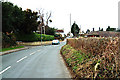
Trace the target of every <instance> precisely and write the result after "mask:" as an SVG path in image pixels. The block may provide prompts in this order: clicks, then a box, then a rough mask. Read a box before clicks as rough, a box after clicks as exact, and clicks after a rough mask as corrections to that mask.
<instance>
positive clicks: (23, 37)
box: [16, 33, 54, 42]
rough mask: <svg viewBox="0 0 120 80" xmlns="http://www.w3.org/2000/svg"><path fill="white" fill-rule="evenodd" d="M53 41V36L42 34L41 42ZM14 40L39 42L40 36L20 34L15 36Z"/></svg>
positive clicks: (36, 34)
mask: <svg viewBox="0 0 120 80" xmlns="http://www.w3.org/2000/svg"><path fill="white" fill-rule="evenodd" d="M53 39H54V36H52V35H45V34H42V40H43V41H51V40H53ZM16 40H17V41H23V42H34V41H41V34H38V33H31V34H21V35H20V34H16Z"/></svg>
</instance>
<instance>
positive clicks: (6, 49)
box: [0, 46, 24, 52]
mask: <svg viewBox="0 0 120 80" xmlns="http://www.w3.org/2000/svg"><path fill="white" fill-rule="evenodd" d="M18 48H24V46H12V47H9V48H2V49H0V52H4V51H8V50H13V49H18Z"/></svg>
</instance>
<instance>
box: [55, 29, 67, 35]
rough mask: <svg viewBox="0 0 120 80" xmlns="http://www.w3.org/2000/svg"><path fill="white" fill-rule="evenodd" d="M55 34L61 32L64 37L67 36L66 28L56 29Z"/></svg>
mask: <svg viewBox="0 0 120 80" xmlns="http://www.w3.org/2000/svg"><path fill="white" fill-rule="evenodd" d="M55 34H61V35H62V37H65V36H64V29H58V30H56V31H55Z"/></svg>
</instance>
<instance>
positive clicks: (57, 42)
mask: <svg viewBox="0 0 120 80" xmlns="http://www.w3.org/2000/svg"><path fill="white" fill-rule="evenodd" d="M58 44H60V41H59V40H57V39H56V40H53V41H52V45H58Z"/></svg>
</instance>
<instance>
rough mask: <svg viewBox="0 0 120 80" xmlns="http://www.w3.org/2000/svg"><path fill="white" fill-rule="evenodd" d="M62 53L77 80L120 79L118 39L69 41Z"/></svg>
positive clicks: (119, 45) (119, 42)
mask: <svg viewBox="0 0 120 80" xmlns="http://www.w3.org/2000/svg"><path fill="white" fill-rule="evenodd" d="M68 45H69V46H68ZM71 46H72V48H71ZM61 53H62V55H63V56H64V58H65V60H66V62H67V63H68V65H70V67H71V68H72V70H73V71H74V72H75V74H76V75H77V78H120V62H119V61H120V38H118V37H115V38H80V39H68V40H67V45H66V46H64V47H63V48H62V49H61Z"/></svg>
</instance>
